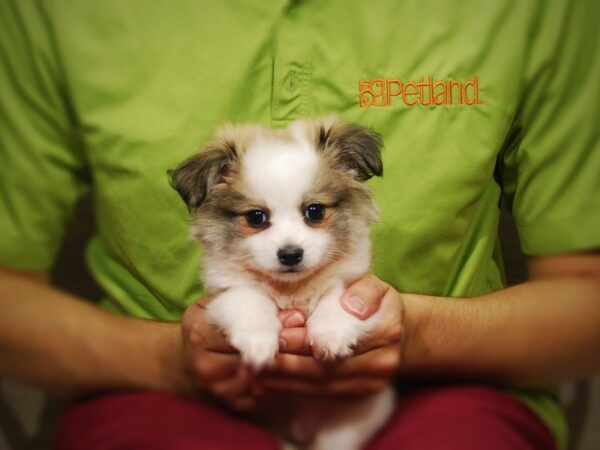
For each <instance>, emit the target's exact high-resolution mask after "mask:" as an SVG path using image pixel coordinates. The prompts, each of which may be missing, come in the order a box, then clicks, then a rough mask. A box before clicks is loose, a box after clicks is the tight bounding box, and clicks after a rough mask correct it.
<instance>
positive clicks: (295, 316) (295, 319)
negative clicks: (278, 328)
mask: <svg viewBox="0 0 600 450" xmlns="http://www.w3.org/2000/svg"><path fill="white" fill-rule="evenodd" d="M283 325H284V326H286V327H287V328H294V327H301V326H302V325H304V316H303V315H302V313H301V312H300V311H296V312H294V313H292V314H291V315H290V316H289V317H288V318H287V319H285V322H283Z"/></svg>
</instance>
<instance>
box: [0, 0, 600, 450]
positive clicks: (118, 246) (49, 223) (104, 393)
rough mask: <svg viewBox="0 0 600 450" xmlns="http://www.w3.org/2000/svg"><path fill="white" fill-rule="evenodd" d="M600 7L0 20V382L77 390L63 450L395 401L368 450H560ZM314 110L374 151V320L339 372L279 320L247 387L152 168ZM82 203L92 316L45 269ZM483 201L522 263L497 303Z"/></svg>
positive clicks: (364, 295)
mask: <svg viewBox="0 0 600 450" xmlns="http://www.w3.org/2000/svg"><path fill="white" fill-rule="evenodd" d="M598 12H599V8H598V5H597V4H596V3H594V2H586V1H584V0H578V1H575V2H569V3H568V4H567V2H563V1H559V0H556V1H551V2H544V3H543V4H541V3H540V4H537V3H534V2H492V3H489V2H488V3H486V4H485V5H484V4H482V3H481V2H475V1H473V2H462V3H460V4H454V3H453V2H435V1H424V2H400V3H398V2H387V1H384V0H377V1H372V2H342V1H341V0H338V1H329V2H316V1H314V2H313V1H303V2H300V1H279V2H262V1H248V2H233V1H224V2H216V3H211V4H210V5H208V4H202V3H201V2H192V3H179V4H177V5H174V4H173V3H172V2H166V1H165V2H154V3H152V4H147V5H142V4H139V3H131V2H126V3H123V2H117V1H115V2H101V3H99V2H95V3H94V2H66V1H59V0H48V1H45V2H40V1H30V0H25V1H16V0H1V1H0V58H1V61H2V62H1V67H0V89H1V95H0V127H1V128H0V130H1V133H0V136H1V137H0V139H1V140H0V170H1V176H0V235H1V237H0V265H1V266H2V267H3V268H2V269H1V271H0V302H1V309H2V314H1V315H0V374H1V375H2V376H3V377H11V378H15V379H19V380H22V381H25V382H28V383H31V384H34V385H37V386H41V387H43V388H45V389H47V390H49V391H57V392H65V393H75V394H78V395H84V399H83V400H81V401H78V402H75V403H74V404H73V405H72V406H71V407H69V408H68V409H67V411H66V412H65V414H64V416H63V419H62V422H61V426H60V430H59V432H58V436H57V441H56V448H58V449H64V448H70V449H75V448H86V449H95V448H102V449H110V448H123V447H128V448H144V449H151V448H165V447H166V448H177V449H184V448H191V447H194V448H207V449H208V448H256V449H259V448H260V449H266V448H274V447H275V445H276V444H275V442H274V441H273V440H272V438H270V437H269V435H268V434H266V432H264V431H262V430H261V429H260V428H258V427H256V426H254V425H253V424H252V423H251V422H249V421H247V420H246V419H245V418H243V417H242V416H240V414H243V413H245V412H247V411H253V410H254V409H256V408H259V407H260V406H261V405H262V404H263V402H264V401H266V400H268V399H269V398H272V397H277V396H284V397H285V396H291V395H316V396H334V397H336V396H338V397H339V396H341V397H344V396H348V395H361V394H363V393H368V392H373V391H375V390H377V389H381V388H382V387H383V386H384V385H386V384H387V383H389V382H391V381H392V380H396V382H397V384H398V385H399V388H400V389H401V390H402V394H401V395H400V396H399V400H398V407H397V411H396V413H395V415H394V417H393V418H392V420H391V421H390V424H389V425H388V426H387V427H386V429H385V430H383V431H382V432H381V433H380V435H379V436H378V437H377V438H376V439H375V440H374V441H373V442H372V443H371V444H370V445H369V448H370V449H387V448H396V447H399V446H402V448H403V449H405V450H410V449H416V448H418V449H423V448H427V449H436V448H444V449H452V448H460V449H463V450H464V449H471V448H477V449H480V448H486V449H490V450H495V449H498V450H500V449H542V448H543V449H549V448H565V445H566V430H565V425H564V424H565V421H564V417H563V415H562V413H561V411H560V408H559V406H558V402H557V400H556V391H555V389H554V386H555V385H556V384H557V383H559V382H561V381H563V380H567V379H572V378H577V377H585V376H590V375H592V374H595V373H598V372H599V371H600V335H599V334H598V330H600V327H599V324H600V301H599V300H600V253H599V252H598V249H599V248H600V234H599V233H598V230H599V229H600V215H599V213H598V211H599V206H600V204H599V197H598V194H599V192H600V178H599V177H598V169H599V168H600V151H599V150H600V140H599V135H598V117H599V114H598V113H599V108H600V106H599V104H598V102H597V101H594V99H597V98H600V83H598V80H599V79H600V78H599V77H600V64H599V63H598V61H599V60H598V58H597V55H598V54H599V53H600V52H599V48H598V47H599V45H600V39H598V31H597V19H598ZM332 111H335V112H337V113H338V114H340V115H341V116H342V117H343V118H344V119H345V120H348V121H351V122H358V123H362V124H365V125H368V126H372V127H373V128H374V129H375V130H377V131H379V132H380V133H381V134H382V136H383V139H384V143H385V150H384V167H385V176H384V177H383V180H381V181H374V182H373V183H372V184H371V186H372V188H373V191H374V195H375V199H376V201H377V203H378V204H379V206H380V208H381V211H382V220H381V224H379V225H378V226H377V227H376V228H375V230H374V233H373V241H374V266H373V274H369V275H368V276H366V277H365V278H363V279H361V280H358V281H357V282H356V283H354V284H353V285H351V286H350V287H349V288H348V290H347V292H346V293H345V294H344V296H343V298H342V299H341V301H342V304H343V305H344V307H345V308H346V309H347V310H348V312H350V313H352V314H355V315H357V316H358V317H360V318H366V317H368V316H370V315H371V314H372V313H373V312H374V311H376V310H377V309H378V308H379V305H380V304H381V300H382V298H383V297H392V298H393V301H392V302H389V304H391V305H392V306H391V307H390V310H389V311H386V315H385V317H386V321H385V322H384V323H382V324H381V326H380V327H379V328H378V329H377V330H376V332H374V333H372V335H371V336H370V337H369V338H367V339H364V340H363V341H362V342H361V343H360V344H359V345H358V347H357V349H356V352H357V354H356V356H353V357H350V358H348V359H346V360H343V361H340V362H338V363H336V364H335V365H333V366H331V367H329V366H328V367H323V366H322V365H320V364H318V363H317V362H315V361H314V360H313V359H312V358H311V357H310V356H308V355H307V350H308V349H307V343H306V338H305V330H304V328H303V324H304V320H305V319H306V318H305V317H303V316H302V315H301V314H299V313H298V312H297V311H284V312H282V313H281V320H282V322H283V324H284V327H285V328H284V329H283V331H282V333H281V345H280V347H281V348H280V353H279V354H278V356H277V363H276V365H275V367H273V368H272V369H271V370H269V371H266V372H264V373H261V374H258V375H253V374H251V373H248V371H247V370H245V369H244V368H243V367H240V362H239V357H238V356H237V355H236V354H235V352H233V351H232V349H231V348H230V347H229V346H228V345H227V342H226V341H225V339H224V338H223V336H221V335H220V334H219V332H218V330H215V329H214V328H213V327H212V326H211V325H210V324H209V323H207V322H206V320H205V319H204V316H203V308H202V301H200V302H199V301H198V299H199V298H201V297H202V295H203V292H202V287H201V286H200V285H199V281H198V279H199V276H198V256H199V255H198V252H199V250H198V249H197V247H196V246H195V245H194V244H193V243H191V242H189V241H188V240H187V238H186V236H187V231H186V227H187V223H186V217H187V211H186V209H185V206H184V205H183V204H182V203H181V202H180V200H179V199H178V197H177V194H176V193H175V192H174V191H173V190H172V189H171V188H170V187H169V184H168V181H167V177H166V174H165V173H166V171H167V170H168V169H170V168H173V167H175V166H176V165H177V164H178V163H179V162H180V161H182V160H183V159H185V158H186V157H187V156H189V155H190V154H191V153H193V152H194V151H195V149H196V148H197V147H198V146H199V145H201V143H202V142H203V141H204V140H205V139H207V138H208V137H209V136H210V135H211V133H212V132H213V131H214V129H215V128H216V127H217V126H218V125H219V124H220V123H222V122H224V121H232V122H255V123H261V124H266V125H271V126H274V127H278V126H284V125H286V124H287V123H289V122H290V121H292V120H294V119H296V118H298V117H302V116H316V115H322V114H327V113H330V112H332ZM90 191H91V193H92V196H93V201H94V207H95V218H96V223H97V231H96V233H95V235H94V237H93V239H92V240H91V242H90V243H89V245H88V247H87V251H86V257H87V263H88V266H89V269H90V271H91V273H92V274H93V276H94V278H95V280H96V281H97V283H98V284H99V285H100V286H101V288H102V289H103V292H104V297H103V299H102V301H101V303H100V307H97V306H94V305H91V304H89V303H88V302H84V301H81V299H78V298H75V297H74V296H72V295H70V294H68V293H66V292H62V291H59V290H57V289H55V288H53V287H52V286H51V284H50V283H49V276H48V271H49V270H50V268H51V267H52V264H53V261H54V259H55V256H56V253H57V251H58V248H59V246H60V243H61V241H62V238H63V236H64V232H65V224H66V223H67V222H68V221H69V218H70V217H71V215H72V213H73V209H74V205H76V203H77V202H78V200H79V199H80V198H82V196H83V195H85V194H86V193H87V192H90ZM501 197H502V198H504V199H505V201H506V202H507V203H508V205H509V207H510V209H511V211H512V213H513V215H514V217H515V220H516V223H517V228H518V232H519V237H520V242H521V246H522V249H523V251H524V252H525V254H526V255H528V267H529V281H527V282H525V283H523V284H520V285H517V286H514V287H506V283H505V281H504V277H503V267H502V263H501V255H500V251H499V246H498V236H497V227H498V216H499V207H498V205H499V201H500V199H501ZM240 301H243V299H240ZM387 303H388V302H386V304H387ZM413 381H415V382H416V385H413V383H412V382H413ZM426 381H428V382H432V381H433V383H431V384H430V383H428V382H426ZM206 393H210V394H211V395H212V396H213V397H214V398H216V399H218V400H219V401H220V402H221V403H222V404H224V405H225V406H226V408H228V409H229V411H230V412H225V411H226V409H225V410H224V409H221V408H216V407H211V406H208V405H207V404H206V403H203V402H202V401H199V400H198V396H199V395H200V396H204V395H205V394H206ZM231 411H233V412H231Z"/></svg>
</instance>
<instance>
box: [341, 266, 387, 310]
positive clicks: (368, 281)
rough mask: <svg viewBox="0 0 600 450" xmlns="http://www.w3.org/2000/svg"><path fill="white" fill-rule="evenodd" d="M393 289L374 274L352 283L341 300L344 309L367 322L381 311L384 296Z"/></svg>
mask: <svg viewBox="0 0 600 450" xmlns="http://www.w3.org/2000/svg"><path fill="white" fill-rule="evenodd" d="M389 289H391V287H390V286H389V285H388V284H387V283H384V282H383V281H381V280H380V279H379V278H377V277H376V276H374V275H372V274H367V275H365V276H364V277H362V278H361V279H360V280H358V281H356V282H354V283H352V284H351V285H350V286H348V288H347V289H346V291H345V292H344V294H343V295H342V298H341V299H340V303H341V304H342V308H344V309H345V310H346V311H347V312H349V313H350V314H352V315H354V316H356V317H358V318H359V319H362V320H365V319H368V318H369V317H371V316H372V315H373V314H375V312H376V311H377V310H378V309H379V305H380V303H381V300H382V298H383V296H384V295H385V294H386V292H387V291H388V290H389Z"/></svg>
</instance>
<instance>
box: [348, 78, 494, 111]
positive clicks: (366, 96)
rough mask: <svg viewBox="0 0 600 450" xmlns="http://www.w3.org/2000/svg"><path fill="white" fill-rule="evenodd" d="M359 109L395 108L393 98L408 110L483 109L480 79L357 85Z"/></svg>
mask: <svg viewBox="0 0 600 450" xmlns="http://www.w3.org/2000/svg"><path fill="white" fill-rule="evenodd" d="M358 95H359V100H358V101H359V105H360V106H361V107H367V106H392V101H393V100H394V98H396V97H397V98H398V100H401V101H402V102H403V103H404V104H405V105H406V106H413V105H417V104H419V105H423V106H427V105H480V104H481V103H483V102H482V101H481V100H479V78H478V77H477V76H474V77H473V78H472V79H470V80H467V81H456V80H441V81H436V80H434V79H433V76H431V75H429V77H428V78H427V79H426V80H423V79H421V81H418V82H414V81H406V82H405V81H403V80H401V79H399V78H376V79H373V80H360V81H359V82H358Z"/></svg>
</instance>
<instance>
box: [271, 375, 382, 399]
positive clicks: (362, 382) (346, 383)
mask: <svg viewBox="0 0 600 450" xmlns="http://www.w3.org/2000/svg"><path fill="white" fill-rule="evenodd" d="M260 383H261V385H262V386H263V387H264V389H265V391H266V393H267V395H273V394H286V395H298V396H318V397H323V396H326V397H346V398H347V397H361V396H364V395H366V394H371V393H373V392H377V391H379V390H381V389H383V388H385V387H386V386H387V385H388V384H389V380H388V379H387V378H373V377H361V378H349V379H341V380H330V381H315V380H306V379H303V378H298V379H297V378H279V377H266V378H264V379H262V380H261V381H260Z"/></svg>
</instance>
